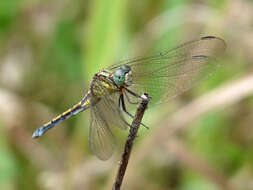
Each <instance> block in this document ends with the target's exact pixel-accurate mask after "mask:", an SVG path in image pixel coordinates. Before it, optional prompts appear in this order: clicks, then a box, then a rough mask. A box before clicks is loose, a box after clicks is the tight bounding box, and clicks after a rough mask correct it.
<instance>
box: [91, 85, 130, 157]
mask: <svg viewBox="0 0 253 190" xmlns="http://www.w3.org/2000/svg"><path fill="white" fill-rule="evenodd" d="M96 82H97V88H99V89H97V90H99V91H101V92H102V91H103V94H104V96H103V97H102V98H101V99H100V100H99V102H98V103H96V104H95V105H94V106H92V107H91V109H90V110H91V121H90V131H89V144H90V147H91V149H92V151H93V152H94V154H95V155H96V156H97V157H98V158H99V159H101V160H107V159H109V158H110V157H111V155H112V153H113V152H114V149H115V146H116V140H115V137H114V136H113V134H112V131H111V128H112V127H118V128H120V129H127V122H126V121H125V119H124V117H123V114H122V112H121V110H120V109H119V107H118V105H117V100H118V97H119V95H118V94H117V93H114V94H109V93H108V91H107V90H106V89H105V88H104V87H103V85H102V84H101V83H100V82H99V81H96Z"/></svg>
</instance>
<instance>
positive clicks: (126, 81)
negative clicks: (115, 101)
mask: <svg viewBox="0 0 253 190" xmlns="http://www.w3.org/2000/svg"><path fill="white" fill-rule="evenodd" d="M113 80H114V82H115V84H116V85H117V86H124V85H126V86H130V85H131V84H132V81H133V76H132V70H131V67H129V66H127V65H122V66H121V67H119V68H118V69H117V70H116V71H115V72H114V74H113Z"/></svg>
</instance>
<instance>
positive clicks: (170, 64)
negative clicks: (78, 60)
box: [109, 36, 226, 103]
mask: <svg viewBox="0 0 253 190" xmlns="http://www.w3.org/2000/svg"><path fill="white" fill-rule="evenodd" d="M225 48H226V44H225V42H224V40H222V39H221V38H217V37H214V36H207V37H202V38H201V39H199V40H194V41H190V42H187V43H184V44H182V45H180V46H178V47H176V48H174V49H170V50H166V51H163V52H160V53H159V54H156V55H152V56H148V57H143V58H134V59H131V60H126V61H122V62H120V63H119V64H117V65H113V66H111V67H110V68H109V69H111V70H115V69H117V68H118V67H120V66H121V65H123V64H126V65H129V66H130V67H131V68H132V71H133V85H132V86H131V87H130V89H131V90H132V91H134V92H136V93H138V94H142V93H143V92H146V93H148V94H149V96H151V97H152V101H151V103H161V102H163V101H165V100H169V99H170V98H173V97H175V96H177V95H179V94H181V93H182V92H184V91H186V90H188V89H189V88H191V87H193V86H194V85H196V84H197V83H199V82H201V81H203V80H204V79H206V78H208V77H209V76H211V75H212V74H213V73H214V72H215V70H216V68H217V66H218V63H217V62H216V59H215V58H216V57H217V56H218V55H219V54H221V53H223V52H224V50H225Z"/></svg>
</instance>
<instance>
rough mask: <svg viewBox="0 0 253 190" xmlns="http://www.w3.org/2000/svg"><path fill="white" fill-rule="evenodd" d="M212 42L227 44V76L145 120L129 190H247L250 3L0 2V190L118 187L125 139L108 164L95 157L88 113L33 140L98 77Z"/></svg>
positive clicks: (251, 147)
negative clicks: (112, 68) (141, 59)
mask: <svg viewBox="0 0 253 190" xmlns="http://www.w3.org/2000/svg"><path fill="white" fill-rule="evenodd" d="M206 35H215V36H219V37H221V38H223V39H224V40H225V41H226V43H227V50H226V52H225V54H224V55H223V56H221V57H220V58H219V63H220V65H221V66H220V68H219V69H218V71H217V72H216V74H215V75H214V76H213V77H211V78H210V79H209V80H207V81H204V82H203V83H201V85H199V86H197V87H194V88H193V89H192V90H190V91H188V92H186V93H184V94H183V95H181V96H180V97H177V98H176V99H173V100H171V101H169V102H168V103H165V104H162V105H158V106H154V107H152V108H150V109H149V110H148V111H147V112H146V114H145V119H144V123H145V124H146V125H148V126H149V127H150V130H146V129H144V128H143V127H142V128H141V129H140V131H139V136H138V138H137V140H136V142H135V146H134V150H133V152H132V156H131V158H130V163H129V167H128V168H127V172H126V176H125V180H124V183H123V186H122V189H131V190H135V189H146V190H154V189H155V190H165V189H166V190H219V189H221V190H231V189H234V190H252V189H253V164H252V163H253V125H252V123H253V96H252V94H253V67H252V64H253V62H252V60H253V53H252V52H253V1H251V0H229V1H228V0H214V1H211V0H209V1H208V0H196V1H194V0H145V1H133V0H130V1H127V0H120V1H119V0H93V1H86V0H54V1H50V0H1V1H0V189H4V190H14V189H21V190H23V189H24V190H29V189H46V190H51V189H54V190H58V189H59V190H62V189H94V190H95V189H111V187H112V184H113V181H114V177H115V174H116V171H117V168H118V164H119V160H120V155H121V153H122V149H123V144H124V141H125V139H126V136H127V131H117V132H116V133H117V135H116V136H117V138H118V141H119V143H118V144H119V145H118V149H117V151H116V153H115V154H114V155H113V157H112V158H111V159H110V160H108V161H106V162H103V161H100V160H98V159H97V158H96V157H95V156H94V155H93V154H92V152H91V150H90V148H89V145H88V125H89V111H87V112H83V113H81V114H79V115H78V116H76V117H74V118H72V119H69V120H68V121H65V122H64V123H62V124H61V125H59V126H58V127H56V128H54V129H53V130H51V131H50V132H48V133H47V134H46V135H45V136H43V137H42V138H39V139H36V140H34V139H32V138H31V135H32V133H33V131H34V130H35V129H37V128H38V127H39V126H40V125H42V124H43V123H45V122H47V121H48V120H50V119H52V118H53V117H54V116H56V115H57V114H59V113H61V112H63V111H65V110H66V109H67V108H69V107H70V106H72V105H73V104H75V103H77V102H78V101H79V100H80V99H81V98H82V96H83V95H84V94H85V92H86V90H87V89H88V86H89V82H90V81H91V77H92V76H93V74H94V73H95V72H97V71H98V70H99V69H101V68H104V67H107V66H109V65H110V64H113V63H117V61H120V60H124V59H127V58H131V57H132V56H136V55H145V54H150V53H152V52H157V51H159V50H163V49H167V48H171V47H174V46H176V45H177V44H180V43H183V42H185V41H189V40H192V39H198V38H199V37H200V36H206ZM132 112H133V113H134V110H132Z"/></svg>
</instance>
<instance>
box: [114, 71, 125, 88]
mask: <svg viewBox="0 0 253 190" xmlns="http://www.w3.org/2000/svg"><path fill="white" fill-rule="evenodd" d="M113 80H114V82H115V83H116V84H117V85H118V86H121V85H123V84H124V82H125V74H124V72H123V71H122V70H117V71H115V73H114V76H113Z"/></svg>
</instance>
